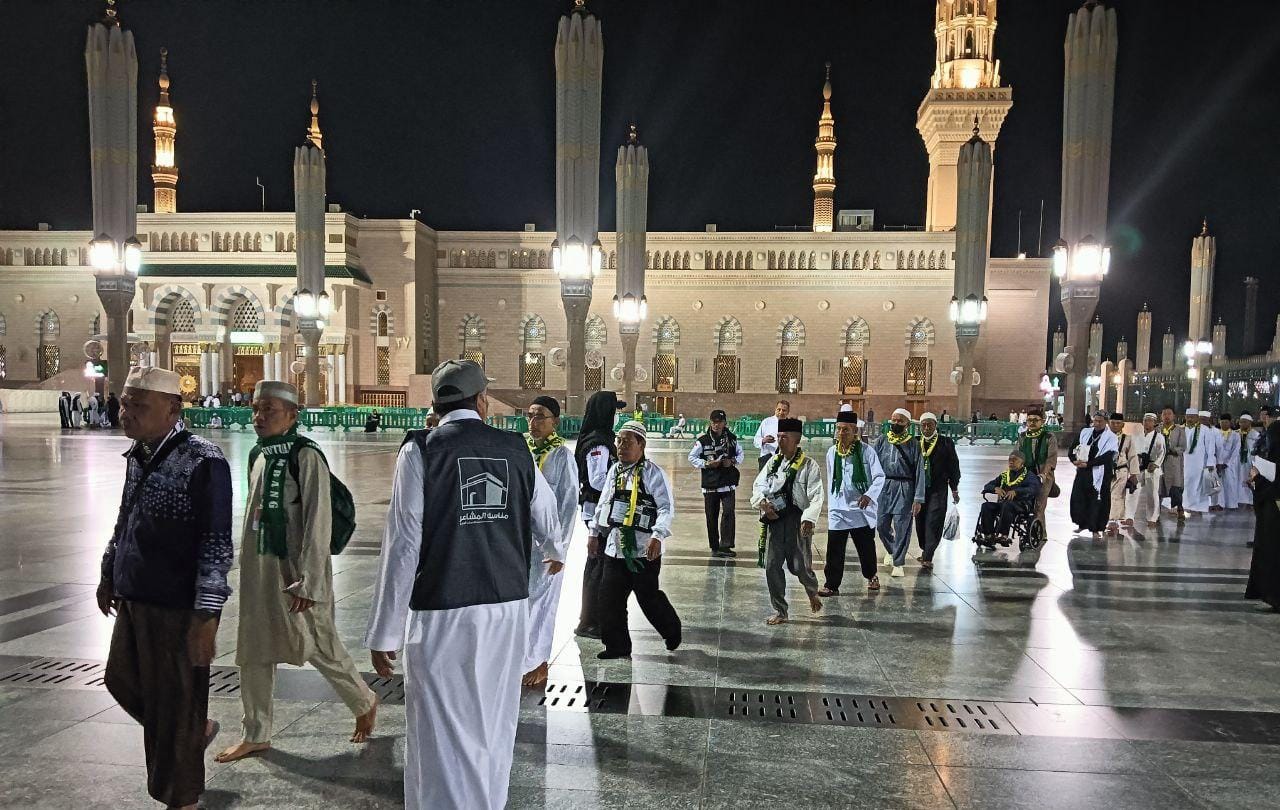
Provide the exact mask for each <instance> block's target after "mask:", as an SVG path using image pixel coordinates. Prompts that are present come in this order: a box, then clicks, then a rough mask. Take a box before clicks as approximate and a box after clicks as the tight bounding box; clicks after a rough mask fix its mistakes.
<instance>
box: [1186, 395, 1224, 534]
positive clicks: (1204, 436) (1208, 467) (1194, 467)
mask: <svg viewBox="0 0 1280 810" xmlns="http://www.w3.org/2000/svg"><path fill="white" fill-rule="evenodd" d="M1202 415H1203V416H1204V417H1205V418H1207V417H1208V415H1209V412H1208V411H1196V410H1195V409H1192V408H1188V409H1187V420H1186V424H1185V427H1186V431H1187V451H1186V453H1184V454H1183V459H1182V508H1183V509H1184V510H1185V511H1186V512H1188V513H1190V514H1193V515H1194V514H1198V513H1202V512H1208V511H1209V507H1210V506H1211V505H1212V500H1211V499H1210V496H1209V490H1208V488H1207V486H1206V485H1207V483H1208V481H1207V480H1206V479H1208V478H1211V477H1212V476H1213V475H1215V474H1216V471H1217V465H1218V443H1217V442H1216V441H1215V440H1214V439H1215V437H1216V436H1217V435H1218V431H1217V429H1215V428H1214V427H1212V426H1210V425H1204V424H1201V423H1200V420H1201V416H1202Z"/></svg>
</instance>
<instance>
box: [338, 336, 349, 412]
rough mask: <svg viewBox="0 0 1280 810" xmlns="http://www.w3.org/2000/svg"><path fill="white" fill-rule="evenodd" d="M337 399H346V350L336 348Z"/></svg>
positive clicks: (343, 400) (344, 400)
mask: <svg viewBox="0 0 1280 810" xmlns="http://www.w3.org/2000/svg"><path fill="white" fill-rule="evenodd" d="M338 401H339V402H346V401H347V350H346V347H343V348H340V349H339V350H338Z"/></svg>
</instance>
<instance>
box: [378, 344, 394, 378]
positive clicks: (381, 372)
mask: <svg viewBox="0 0 1280 810" xmlns="http://www.w3.org/2000/svg"><path fill="white" fill-rule="evenodd" d="M378 385H391V347H390V346H379V347H378Z"/></svg>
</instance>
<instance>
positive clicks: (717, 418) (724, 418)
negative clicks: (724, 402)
mask: <svg viewBox="0 0 1280 810" xmlns="http://www.w3.org/2000/svg"><path fill="white" fill-rule="evenodd" d="M711 421H712V422H728V421H729V415H728V414H726V413H725V412H724V411H722V410H720V409H719V408H716V409H715V410H714V411H712V412H711Z"/></svg>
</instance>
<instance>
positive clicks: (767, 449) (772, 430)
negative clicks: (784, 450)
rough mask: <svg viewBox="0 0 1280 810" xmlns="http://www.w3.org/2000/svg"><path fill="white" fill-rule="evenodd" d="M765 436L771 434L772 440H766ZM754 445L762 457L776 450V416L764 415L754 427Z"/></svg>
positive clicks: (766, 456)
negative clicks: (758, 425)
mask: <svg viewBox="0 0 1280 810" xmlns="http://www.w3.org/2000/svg"><path fill="white" fill-rule="evenodd" d="M765 436H772V437H773V441H771V442H766V441H765V440H764V437H765ZM755 446H756V447H757V448H758V449H759V450H760V455H761V457H763V458H768V457H769V456H771V455H773V454H774V453H776V452H778V417H776V416H766V417H765V418H764V421H762V422H761V423H760V427H758V428H756V438H755Z"/></svg>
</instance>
